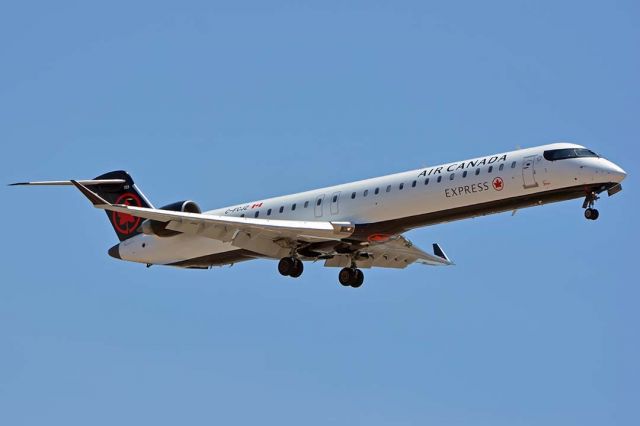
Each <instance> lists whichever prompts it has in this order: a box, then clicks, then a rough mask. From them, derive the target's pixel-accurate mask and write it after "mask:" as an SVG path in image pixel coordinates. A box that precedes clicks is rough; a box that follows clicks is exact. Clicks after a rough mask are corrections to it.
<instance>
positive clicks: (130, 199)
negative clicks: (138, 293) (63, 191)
mask: <svg viewBox="0 0 640 426" xmlns="http://www.w3.org/2000/svg"><path fill="white" fill-rule="evenodd" d="M77 182H79V183H81V184H82V185H84V186H91V190H92V191H93V192H95V193H96V194H98V195H99V196H100V197H102V198H104V199H105V200H106V201H108V202H109V203H111V204H126V205H128V206H136V207H151V208H153V205H152V204H151V202H150V201H149V200H148V199H147V197H145V196H144V194H143V193H142V192H141V191H140V190H139V189H138V187H137V186H136V184H135V183H134V182H133V178H132V177H131V176H130V175H129V173H127V172H125V171H124V170H116V171H113V172H108V173H105V174H103V175H100V176H97V177H96V178H95V179H88V180H78V181H77ZM11 185H47V186H56V185H73V183H72V182H71V181H70V180H58V181H41V182H18V183H13V184H11ZM106 213H107V218H108V219H109V222H111V226H113V230H114V231H116V235H117V236H118V239H120V241H124V240H126V239H128V238H131V237H133V236H135V235H137V234H139V233H140V223H141V221H142V219H141V218H139V217H135V216H131V215H128V214H125V213H117V212H110V211H107V212H106Z"/></svg>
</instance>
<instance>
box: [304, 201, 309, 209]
mask: <svg viewBox="0 0 640 426" xmlns="http://www.w3.org/2000/svg"><path fill="white" fill-rule="evenodd" d="M307 207H309V202H308V201H305V202H304V208H305V209H306V208H307Z"/></svg>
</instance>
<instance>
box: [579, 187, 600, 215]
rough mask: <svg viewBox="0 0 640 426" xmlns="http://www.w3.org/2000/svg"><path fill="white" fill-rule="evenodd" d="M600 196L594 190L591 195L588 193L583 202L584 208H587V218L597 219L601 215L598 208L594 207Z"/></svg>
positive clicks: (585, 213) (585, 212)
mask: <svg viewBox="0 0 640 426" xmlns="http://www.w3.org/2000/svg"><path fill="white" fill-rule="evenodd" d="M598 198H599V197H598V194H596V193H595V192H592V193H590V194H589V195H587V197H586V198H585V199H584V203H582V208H583V209H585V211H584V217H585V218H586V219H588V220H596V219H597V218H598V217H599V216H600V212H598V210H596V209H594V208H593V206H594V205H595V203H596V200H597V199H598Z"/></svg>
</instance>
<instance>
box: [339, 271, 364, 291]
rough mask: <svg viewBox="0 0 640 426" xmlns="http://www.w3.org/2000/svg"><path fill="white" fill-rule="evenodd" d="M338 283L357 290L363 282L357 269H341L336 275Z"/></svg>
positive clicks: (362, 277) (361, 275)
mask: <svg viewBox="0 0 640 426" xmlns="http://www.w3.org/2000/svg"><path fill="white" fill-rule="evenodd" d="M338 281H340V284H342V285H343V286H345V287H348V286H351V287H353V288H358V287H360V286H361V285H362V283H363V282H364V274H363V273H362V271H361V270H360V269H358V268H355V267H352V268H342V269H341V270H340V273H339V274H338Z"/></svg>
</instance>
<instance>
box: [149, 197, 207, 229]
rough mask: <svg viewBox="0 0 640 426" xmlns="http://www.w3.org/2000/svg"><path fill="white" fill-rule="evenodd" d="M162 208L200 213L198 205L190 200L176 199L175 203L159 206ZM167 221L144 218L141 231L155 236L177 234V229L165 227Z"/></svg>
mask: <svg viewBox="0 0 640 426" xmlns="http://www.w3.org/2000/svg"><path fill="white" fill-rule="evenodd" d="M161 209H162V210H170V211H173V212H185V213H202V210H200V207H199V206H198V205H197V204H196V203H195V202H193V201H191V200H185V201H176V202H175V203H171V204H167V205H166V206H163V207H161ZM167 223H168V222H160V221H157V220H151V219H146V220H145V221H143V222H142V225H140V226H141V229H142V233H144V234H147V235H155V236H157V237H171V236H173V235H177V234H179V232H177V231H172V230H171V229H167Z"/></svg>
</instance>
